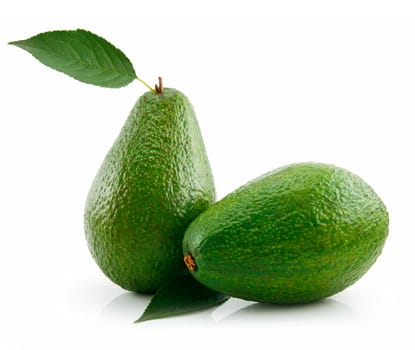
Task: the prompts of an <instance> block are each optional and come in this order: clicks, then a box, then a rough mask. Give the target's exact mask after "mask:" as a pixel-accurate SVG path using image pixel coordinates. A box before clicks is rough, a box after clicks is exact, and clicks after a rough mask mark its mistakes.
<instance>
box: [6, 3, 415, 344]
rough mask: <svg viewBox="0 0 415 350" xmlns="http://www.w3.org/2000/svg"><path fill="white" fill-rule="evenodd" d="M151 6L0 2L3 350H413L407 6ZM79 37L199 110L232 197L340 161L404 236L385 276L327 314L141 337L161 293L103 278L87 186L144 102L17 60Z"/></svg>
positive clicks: (221, 184)
mask: <svg viewBox="0 0 415 350" xmlns="http://www.w3.org/2000/svg"><path fill="white" fill-rule="evenodd" d="M147 2H148V3H149V4H145V3H144V2H140V1H135V2H131V3H126V2H123V1H117V2H106V1H101V2H99V3H95V4H94V3H92V2H88V3H86V2H85V3H83V4H81V3H79V4H78V3H77V2H74V1H71V2H68V3H67V4H66V5H65V4H63V3H61V2H57V1H56V2H52V3H50V4H46V3H42V2H39V1H36V2H22V1H14V2H12V3H9V4H5V3H4V2H3V3H2V5H0V6H1V8H0V20H1V21H0V57H1V61H0V63H1V64H0V84H1V85H0V86H1V95H0V96H1V97H0V160H1V172H0V177H1V179H0V240H1V241H0V285H1V288H0V348H1V349H84V348H85V349H87V348H88V349H93V348H94V349H140V348H141V349H143V348H144V347H145V348H150V347H151V348H152V349H158V348H160V349H161V348H165V347H169V348H173V349H176V348H177V349H179V348H180V349H200V348H202V349H212V348H235V349H236V348H255V349H263V348H271V347H272V348H280V349H283V348H290V349H301V348H303V347H307V348H311V349H332V348H336V349H349V348H351V347H355V348H363V347H366V348H369V347H370V348H375V347H380V346H382V348H386V347H387V348H391V347H400V348H401V349H413V348H414V347H415V341H414V338H413V334H411V333H413V330H414V314H415V298H414V295H415V288H414V284H413V283H412V282H413V279H414V267H415V259H414V245H415V239H414V225H413V218H414V215H415V212H414V198H415V190H414V175H415V174H414V170H415V167H414V156H413V154H414V149H415V147H414V146H415V140H414V130H415V129H414V126H413V125H414V124H413V121H414V119H415V118H414V117H415V104H414V101H415V99H414V93H415V44H414V43H415V22H408V20H412V19H415V17H414V11H413V8H411V7H410V6H409V5H408V4H409V2H402V1H394V2H387V1H376V2H364V1H347V2H335V1H320V2H298V1H293V2H290V5H287V4H285V5H283V4H282V3H279V2H274V4H273V5H270V4H267V3H266V2H263V1H255V2H254V4H252V5H250V3H249V2H247V1H240V2H237V3H233V4H232V5H231V4H230V3H226V5H225V4H222V5H216V4H215V3H214V2H206V4H204V5H199V6H197V5H196V4H197V2H186V1H178V2H169V3H164V2H162V1H157V2H154V3H152V4H151V2H150V1H147ZM133 4H134V5H133ZM207 4H209V5H207ZM150 20H151V21H150ZM236 20H238V21H236ZM405 21H407V22H405ZM75 28H84V29H89V30H91V31H93V32H95V33H97V34H100V35H102V36H103V37H105V38H106V39H108V40H109V41H110V42H112V43H114V44H115V45H116V46H118V47H119V48H121V49H122V50H123V51H124V52H125V53H126V55H127V56H128V57H129V58H130V59H131V60H132V62H133V64H134V66H135V69H136V72H137V74H138V75H139V76H140V77H141V78H143V79H144V80H146V81H148V82H150V83H152V84H153V83H155V82H156V78H157V77H158V76H159V75H161V76H163V78H164V82H165V85H166V86H170V87H175V88H177V89H179V90H181V91H183V92H184V93H185V94H187V95H188V97H189V99H190V100H191V101H192V103H193V105H194V108H195V110H196V113H197V115H198V119H199V123H200V126H201V128H202V132H203V136H204V139H205V144H206V148H207V151H208V154H209V157H210V160H211V166H212V170H213V173H214V176H215V180H216V186H217V192H218V197H219V198H221V197H223V196H224V195H226V194H227V193H229V192H230V191H232V190H234V189H235V188H237V187H239V186H240V185H242V184H244V183H245V182H246V181H248V180H250V179H252V178H253V177H256V176H258V175H260V174H262V173H264V172H266V171H269V170H271V169H274V168H276V167H278V166H281V165H285V164H288V163H293V162H299V161H318V162H327V163H333V164H336V165H339V166H342V167H345V168H347V169H349V170H351V171H353V172H355V173H356V174H358V175H360V176H361V177H362V178H363V179H365V180H366V181H367V182H368V183H369V184H370V185H371V186H372V187H373V188H374V189H375V191H376V192H377V193H378V194H379V195H380V197H381V198H382V199H383V200H384V202H385V204H386V205H387V207H388V209H389V213H390V221H391V223H390V236H389V238H388V240H387V243H386V246H385V249H384V252H383V254H382V256H381V257H380V258H379V259H378V261H377V262H376V264H375V265H374V266H373V268H372V269H371V270H370V271H369V272H368V273H367V274H366V275H365V276H364V277H363V278H362V279H361V280H360V281H358V282H357V283H356V284H355V285H353V286H351V287H350V288H348V289H347V290H345V291H344V292H342V293H339V294H337V295H335V296H333V297H331V298H329V299H327V300H324V301H322V302H319V303H315V304H310V305H306V306H296V307H281V306H271V305H261V304H256V303H251V302H245V301H242V300H238V299H231V300H230V301H228V302H227V303H225V304H223V305H222V306H220V307H218V308H213V309H209V310H207V311H203V312H198V313H194V314H190V315H186V316H181V317H176V318H170V319H165V320H159V321H151V322H147V323H143V324H133V321H134V320H135V319H136V318H137V317H138V316H139V315H140V314H141V313H142V311H143V310H144V308H145V306H146V304H147V303H148V301H149V296H142V295H136V294H132V293H128V292H126V291H124V290H122V289H120V288H119V287H117V286H116V285H114V284H112V283H111V282H110V281H109V280H108V279H106V278H105V277H104V275H103V274H102V273H101V272H100V270H99V269H98V268H97V266H96V265H95V263H94V261H93V260H92V258H91V257H90V254H89V252H88V250H87V246H86V243H85V239H84V234H83V222H82V219H83V206H84V203H85V198H86V194H87V192H88V189H89V186H90V184H91V181H92V179H93V177H94V175H95V173H96V171H97V169H98V167H99V165H100V163H101V161H102V159H103V157H104V156H105V154H106V152H107V151H108V149H109V147H110V146H111V144H112V142H113V141H114V140H115V138H116V136H117V134H118V132H119V130H120V128H121V127H122V125H123V123H124V121H125V119H126V118H127V115H128V113H129V111H130V109H131V108H132V106H133V104H134V102H135V100H136V99H137V98H138V97H139V96H140V95H141V94H142V93H144V92H145V91H146V89H145V87H144V86H142V85H140V84H139V83H138V82H134V83H132V84H131V85H129V86H127V87H125V88H123V89H119V90H113V89H103V88H98V87H95V86H89V85H85V84H82V83H79V82H77V81H75V80H73V79H71V78H69V77H66V76H64V75H62V74H60V73H57V72H55V71H53V70H51V69H49V68H47V67H44V66H42V65H41V64H40V63H38V62H37V61H36V60H35V59H33V58H32V57H31V56H30V55H29V54H28V53H26V52H24V51H22V50H20V49H18V48H16V47H12V46H7V45H6V43H7V42H8V41H11V40H18V39H25V38H28V37H30V36H32V35H34V34H37V33H39V32H43V31H47V30H52V29H75Z"/></svg>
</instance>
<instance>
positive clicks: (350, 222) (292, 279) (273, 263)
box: [183, 163, 389, 304]
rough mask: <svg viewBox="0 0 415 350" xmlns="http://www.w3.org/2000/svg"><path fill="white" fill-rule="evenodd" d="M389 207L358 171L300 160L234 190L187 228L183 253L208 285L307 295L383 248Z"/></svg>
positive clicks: (355, 274) (252, 294)
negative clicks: (301, 161) (352, 171)
mask: <svg viewBox="0 0 415 350" xmlns="http://www.w3.org/2000/svg"><path fill="white" fill-rule="evenodd" d="M388 224H389V219H388V213H387V210H386V208H385V206H384V204H383V203H382V201H381V200H380V198H379V197H378V196H377V195H376V194H375V192H374V191H373V190H372V189H371V188H370V187H369V186H368V185H367V184H366V183H365V182H364V181H363V180H362V179H361V178H359V177H358V176H356V175H354V174H352V173H350V172H349V171H347V170H345V169H342V168H339V167H336V166H333V165H327V164H319V163H298V164H292V165H289V166H286V167H283V168H279V169H276V170H274V171H272V172H269V173H267V174H265V175H263V176H261V177H259V178H257V179H255V180H253V181H251V182H249V183H247V184H246V185H244V186H242V187H241V188H239V189H238V190H236V191H235V192H233V193H231V194H229V195H228V196H226V197H225V198H223V199H222V200H220V201H219V202H217V203H216V204H214V205H213V206H211V207H210V208H209V209H207V210H206V211H205V212H203V213H202V214H201V215H200V216H199V217H198V218H197V219H196V220H195V221H194V222H193V223H192V224H191V225H190V226H189V228H188V229H187V231H186V233H185V236H184V240H183V252H184V254H185V255H186V254H189V253H190V254H191V256H192V258H193V261H194V262H195V264H196V269H194V271H192V274H193V276H194V277H195V278H196V279H197V280H198V281H199V282H201V283H202V284H204V285H206V286H207V287H209V288H211V289H214V290H217V291H219V292H222V293H224V294H227V295H230V296H234V297H239V298H243V299H247V300H254V301H260V302H270V303H277V304H296V303H306V302H311V301H315V300H319V299H322V298H324V297H328V296H330V295H333V294H335V293H338V292H340V291H342V290H343V289H345V288H346V287H348V286H350V285H351V284H353V283H354V282H356V281H357V280H358V279H359V278H360V277H362V275H364V274H365V272H366V271H367V270H368V269H369V268H370V267H371V265H372V264H373V263H374V262H375V260H376V259H377V257H378V256H379V255H380V254H381V251H382V248H383V246H384V243H385V240H386V237H387V235H388Z"/></svg>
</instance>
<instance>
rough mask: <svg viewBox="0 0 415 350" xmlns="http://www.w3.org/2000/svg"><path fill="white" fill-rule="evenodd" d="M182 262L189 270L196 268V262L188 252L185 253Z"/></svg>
mask: <svg viewBox="0 0 415 350" xmlns="http://www.w3.org/2000/svg"><path fill="white" fill-rule="evenodd" d="M183 260H184V263H185V264H186V267H187V268H188V269H189V270H190V271H196V270H197V265H196V262H195V260H194V258H193V256H192V255H191V254H190V253H187V254H186V255H185V256H184V259H183Z"/></svg>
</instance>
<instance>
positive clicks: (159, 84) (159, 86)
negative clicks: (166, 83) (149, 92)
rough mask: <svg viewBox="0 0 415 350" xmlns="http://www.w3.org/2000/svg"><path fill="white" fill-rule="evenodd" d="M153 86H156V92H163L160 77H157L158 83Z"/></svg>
mask: <svg viewBox="0 0 415 350" xmlns="http://www.w3.org/2000/svg"><path fill="white" fill-rule="evenodd" d="M155 88H156V92H157V93H158V94H162V93H163V79H162V78H161V77H159V83H158V85H157V84H156V85H155Z"/></svg>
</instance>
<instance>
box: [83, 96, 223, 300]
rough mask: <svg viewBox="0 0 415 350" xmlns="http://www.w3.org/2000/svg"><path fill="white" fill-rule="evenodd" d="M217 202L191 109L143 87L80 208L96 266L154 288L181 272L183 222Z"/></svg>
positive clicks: (124, 281)
mask: <svg viewBox="0 0 415 350" xmlns="http://www.w3.org/2000/svg"><path fill="white" fill-rule="evenodd" d="M214 201H215V188H214V183H213V177H212V173H211V169H210V165H209V161H208V158H207V155H206V151H205V146H204V143H203V140H202V136H201V133H200V129H199V125H198V122H197V120H196V117H195V114H194V110H193V107H192V105H191V104H190V102H189V101H188V99H187V98H186V96H185V95H183V94H182V93H181V92H179V91H177V90H174V89H170V88H164V92H163V94H155V93H152V92H147V93H145V94H144V95H143V96H141V97H140V98H139V100H138V101H137V103H136V104H135V106H134V108H133V109H132V111H131V113H130V115H129V117H128V119H127V121H126V123H125V125H124V127H123V128H122V130H121V132H120V134H119V136H118V138H117V140H116V141H115V143H114V145H113V146H112V148H111V149H110V151H109V153H108V154H107V156H106V157H105V159H104V161H103V163H102V165H101V167H100V169H99V171H98V174H97V175H96V177H95V179H94V181H93V184H92V187H91V189H90V191H89V194H88V198H87V201H86V206H85V216H84V222H85V235H86V239H87V242H88V247H89V250H90V252H91V254H92V256H93V258H94V259H95V261H96V262H97V264H98V266H99V267H100V268H101V270H102V271H103V272H104V273H105V274H106V275H107V276H108V277H109V278H110V279H111V280H112V281H113V282H115V283H116V284H118V285H120V286H121V287H123V288H124V289H127V290H130V291H137V292H143V293H151V292H154V291H156V290H157V289H158V288H159V287H160V286H161V285H162V284H164V283H165V282H166V281H167V280H168V279H169V278H171V277H172V276H174V275H175V274H177V273H179V272H180V271H182V270H183V268H184V264H183V256H182V251H181V243H182V239H183V235H184V232H185V230H186V228H187V227H188V225H189V224H190V223H191V222H192V220H193V219H194V218H196V217H197V216H198V215H199V214H200V213H201V212H202V211H204V210H205V209H206V208H207V207H208V206H209V205H211V204H212V203H213V202H214Z"/></svg>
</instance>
